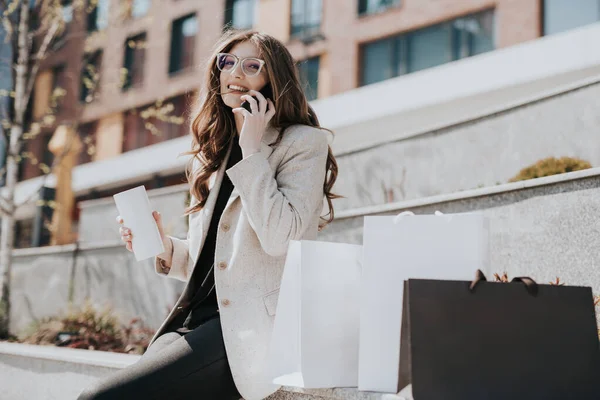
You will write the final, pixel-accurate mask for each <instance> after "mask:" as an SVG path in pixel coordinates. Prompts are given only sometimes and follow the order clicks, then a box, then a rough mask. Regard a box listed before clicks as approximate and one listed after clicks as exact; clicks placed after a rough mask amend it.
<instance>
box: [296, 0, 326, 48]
mask: <svg viewBox="0 0 600 400" xmlns="http://www.w3.org/2000/svg"><path fill="white" fill-rule="evenodd" d="M297 1H301V2H302V3H303V11H302V16H303V18H302V22H301V23H299V24H295V23H294V22H295V21H294V17H295V16H294V2H297ZM310 2H319V3H320V9H319V23H318V24H317V25H314V26H310V25H308V24H307V22H306V20H307V19H308V17H307V16H308V14H309V13H308V11H309V9H310V4H309V3H310ZM323 9H324V7H323V0H291V10H290V25H289V26H290V38H291V39H300V40H306V41H309V40H311V39H312V38H315V37H319V36H320V35H321V28H322V25H323Z"/></svg>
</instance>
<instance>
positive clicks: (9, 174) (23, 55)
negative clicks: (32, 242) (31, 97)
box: [0, 1, 29, 338]
mask: <svg viewBox="0 0 600 400" xmlns="http://www.w3.org/2000/svg"><path fill="white" fill-rule="evenodd" d="M28 5H29V2H28V1H24V2H22V3H21V13H20V20H19V30H18V35H19V38H18V45H17V49H16V51H18V60H17V65H16V68H15V69H16V74H15V101H14V104H15V107H14V111H15V114H14V122H13V124H12V127H11V129H10V139H9V145H8V152H7V158H6V195H5V198H6V203H7V204H8V205H9V206H10V207H11V209H10V210H9V211H10V213H9V214H8V215H4V216H3V217H2V232H1V235H0V338H3V337H4V338H5V337H8V335H9V333H10V322H9V321H10V278H11V269H12V268H11V267H12V250H13V241H14V240H13V236H14V228H15V219H14V204H15V202H14V198H15V189H16V186H17V178H18V176H17V175H18V163H17V159H16V156H17V155H18V154H19V153H20V150H21V149H20V147H21V139H22V136H23V122H24V117H25V109H26V106H27V105H26V104H25V95H26V93H25V88H26V85H27V82H26V79H27V76H26V75H27V66H28V64H29V46H28V44H27V33H28V31H29V7H28Z"/></svg>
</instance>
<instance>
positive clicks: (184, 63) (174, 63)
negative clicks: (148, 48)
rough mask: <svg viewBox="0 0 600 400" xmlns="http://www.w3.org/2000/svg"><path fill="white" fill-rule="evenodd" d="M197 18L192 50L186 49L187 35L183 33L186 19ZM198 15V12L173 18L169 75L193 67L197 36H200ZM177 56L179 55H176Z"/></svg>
mask: <svg viewBox="0 0 600 400" xmlns="http://www.w3.org/2000/svg"><path fill="white" fill-rule="evenodd" d="M192 18H193V19H195V23H196V32H195V33H194V36H193V39H190V41H192V46H191V47H192V48H191V50H190V49H188V50H187V51H186V46H185V42H186V36H185V35H184V34H183V26H184V24H185V23H186V21H188V20H190V19H192ZM197 25H198V16H197V14H196V13H191V14H187V15H184V16H182V17H180V18H177V19H175V20H173V22H172V23H171V45H170V48H169V70H168V72H169V75H176V74H179V73H182V72H185V71H189V70H191V69H193V67H194V65H195V63H194V57H195V51H194V50H195V47H196V38H197V36H198V28H197ZM175 56H177V57H178V58H177V57H175Z"/></svg>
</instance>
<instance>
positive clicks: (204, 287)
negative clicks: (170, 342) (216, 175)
mask: <svg viewBox="0 0 600 400" xmlns="http://www.w3.org/2000/svg"><path fill="white" fill-rule="evenodd" d="M241 159H242V149H241V148H240V145H239V138H238V136H237V135H236V136H235V137H234V139H233V146H232V148H231V154H230V155H229V160H228V162H227V166H226V169H229V168H231V167H233V166H234V165H235V164H237V163H238V162H239V161H240V160H241ZM232 191H233V183H232V182H231V180H230V179H229V176H227V174H225V176H224V177H223V182H222V183H221V188H220V189H219V194H218V196H217V202H216V204H215V209H214V211H213V214H212V218H211V221H210V227H209V228H208V233H207V235H206V240H205V241H204V246H203V247H202V252H201V253H200V256H199V257H198V260H197V261H196V265H195V266H194V271H193V272H192V276H191V277H190V285H191V292H192V293H194V296H193V298H192V300H191V301H190V303H189V305H188V306H187V307H185V308H184V309H183V312H180V314H179V315H177V316H176V317H175V318H174V320H173V321H172V323H171V324H172V325H171V326H172V327H173V328H172V330H175V331H176V332H179V333H188V332H190V331H191V330H193V329H194V328H196V327H198V326H200V325H202V323H204V322H205V321H206V320H208V319H210V318H212V317H214V316H216V315H218V312H219V305H218V303H217V294H216V291H215V275H214V260H215V246H216V243H217V230H218V227H219V221H220V219H221V214H223V210H224V209H225V206H226V205H227V201H228V200H229V197H230V196H231V192H232Z"/></svg>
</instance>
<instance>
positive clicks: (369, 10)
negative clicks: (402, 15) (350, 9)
mask: <svg viewBox="0 0 600 400" xmlns="http://www.w3.org/2000/svg"><path fill="white" fill-rule="evenodd" d="M398 4H400V0H359V2H358V13H359V14H373V13H378V12H382V11H385V10H386V9H388V8H390V7H393V6H396V5H398Z"/></svg>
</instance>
